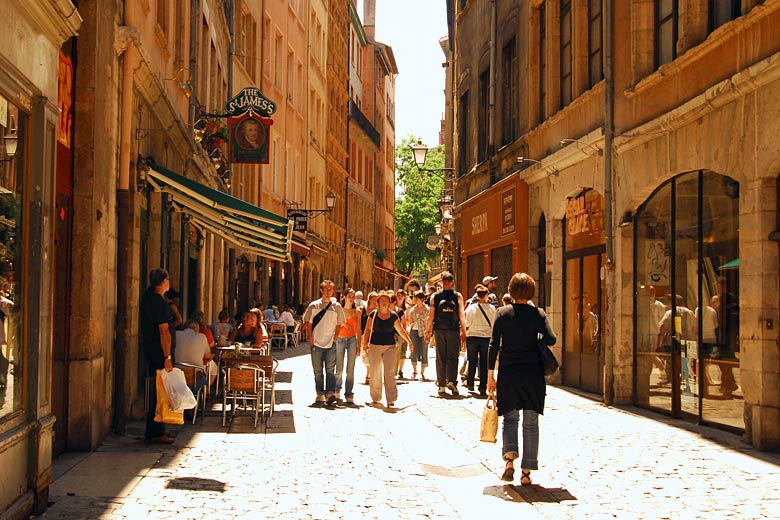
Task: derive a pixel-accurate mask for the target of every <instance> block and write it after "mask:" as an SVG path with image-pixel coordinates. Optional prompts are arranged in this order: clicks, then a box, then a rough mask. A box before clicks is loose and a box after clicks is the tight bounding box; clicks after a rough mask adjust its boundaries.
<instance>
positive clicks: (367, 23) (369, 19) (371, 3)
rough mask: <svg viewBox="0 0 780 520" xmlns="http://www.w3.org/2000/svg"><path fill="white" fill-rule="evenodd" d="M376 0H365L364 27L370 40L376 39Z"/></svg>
mask: <svg viewBox="0 0 780 520" xmlns="http://www.w3.org/2000/svg"><path fill="white" fill-rule="evenodd" d="M375 26H376V0H363V28H364V29H365V30H366V36H367V37H368V39H369V41H372V42H373V41H376V33H375V32H374V27H375Z"/></svg>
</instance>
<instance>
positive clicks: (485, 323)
mask: <svg viewBox="0 0 780 520" xmlns="http://www.w3.org/2000/svg"><path fill="white" fill-rule="evenodd" d="M476 289H477V291H476V292H477V301H476V302H474V303H472V304H470V305H469V306H468V307H466V352H467V358H468V363H469V368H468V374H467V376H466V388H468V389H469V390H470V391H472V392H473V391H474V375H475V373H476V371H477V366H479V396H480V397H482V398H485V397H487V379H488V345H489V344H490V336H491V334H492V333H493V322H494V321H495V319H496V308H495V307H494V306H493V305H491V304H489V303H488V295H489V294H490V291H488V288H487V287H485V286H484V285H482V284H478V285H477V288H476Z"/></svg>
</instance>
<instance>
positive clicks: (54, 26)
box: [10, 0, 83, 48]
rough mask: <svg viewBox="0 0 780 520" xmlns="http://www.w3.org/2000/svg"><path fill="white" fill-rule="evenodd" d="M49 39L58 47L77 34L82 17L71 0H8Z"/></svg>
mask: <svg viewBox="0 0 780 520" xmlns="http://www.w3.org/2000/svg"><path fill="white" fill-rule="evenodd" d="M10 1H11V3H12V4H13V5H14V6H15V7H16V8H17V9H18V10H19V12H20V13H22V14H23V15H24V16H25V17H26V18H27V19H28V20H29V21H30V23H31V24H32V26H33V27H34V28H35V29H37V30H38V31H40V32H41V34H43V35H44V36H46V38H48V39H49V41H50V42H51V43H52V44H54V46H55V47H57V48H59V47H60V45H62V42H64V41H65V40H67V39H68V38H70V37H72V36H78V33H79V29H80V28H81V23H82V21H83V20H82V18H81V15H80V14H79V11H78V9H77V8H76V6H74V5H73V3H72V2H71V0H10Z"/></svg>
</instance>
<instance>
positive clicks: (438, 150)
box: [395, 135, 444, 275]
mask: <svg viewBox="0 0 780 520" xmlns="http://www.w3.org/2000/svg"><path fill="white" fill-rule="evenodd" d="M416 142H417V138H415V137H414V136H411V135H407V136H406V137H404V138H403V139H402V140H401V143H400V144H399V145H398V146H396V149H395V175H396V183H397V184H398V187H400V190H397V193H398V194H397V195H396V201H395V235H396V238H397V239H398V240H400V243H401V247H400V248H399V249H398V251H396V260H395V262H396V268H399V269H401V270H403V271H405V272H406V274H407V275H409V274H411V273H412V272H413V271H419V270H426V269H428V267H429V266H430V263H431V261H432V260H434V259H435V258H437V257H438V255H439V253H438V252H437V251H431V250H430V249H428V248H427V247H426V246H425V244H426V243H427V242H428V236H430V235H432V234H434V232H435V229H434V226H435V225H436V223H437V222H439V221H440V218H439V198H440V197H441V194H442V190H443V188H444V180H443V176H442V173H441V172H427V171H420V170H418V169H417V165H416V164H415V163H414V158H413V157H412V149H411V146H412V145H413V144H415V143H416ZM442 166H444V147H442V146H437V147H435V148H431V149H430V150H428V155H427V157H426V160H425V168H441V167H442Z"/></svg>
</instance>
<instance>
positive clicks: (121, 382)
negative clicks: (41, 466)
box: [113, 0, 145, 433]
mask: <svg viewBox="0 0 780 520" xmlns="http://www.w3.org/2000/svg"><path fill="white" fill-rule="evenodd" d="M134 9H135V1H134V0H127V1H126V2H125V6H124V13H123V18H124V27H123V29H124V30H125V31H126V36H127V38H128V39H127V48H126V49H125V51H124V53H123V55H122V77H121V79H120V82H121V86H122V93H121V97H120V100H119V111H120V119H119V120H120V125H119V179H118V181H119V188H118V189H117V194H116V197H117V259H116V271H117V280H116V285H117V287H116V293H117V295H116V296H117V302H116V318H115V321H116V339H115V341H114V402H113V408H114V420H113V427H114V430H116V431H117V432H119V433H124V432H125V430H126V428H127V417H128V416H129V415H130V408H131V405H132V398H133V394H134V392H133V389H132V388H131V386H132V382H133V374H132V373H133V372H135V366H134V365H133V363H132V360H133V357H132V356H131V355H130V352H135V351H136V350H137V349H136V348H131V345H130V338H131V336H134V334H131V331H130V328H129V322H130V315H131V312H130V306H129V305H128V304H129V303H130V302H135V301H136V298H135V296H136V295H134V294H132V293H131V291H132V287H133V269H132V265H131V262H132V258H133V256H132V254H131V252H132V250H133V249H132V243H133V221H134V213H135V211H134V210H135V204H134V197H133V193H132V192H131V191H130V165H131V163H132V164H134V163H135V161H134V160H133V158H132V150H133V146H132V135H133V71H134V70H135V69H136V67H137V66H138V53H137V50H136V48H135V42H134V39H133V33H135V31H136V28H135V20H134V17H133V14H134ZM144 280H145V276H144V273H141V283H143V281H144Z"/></svg>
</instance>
